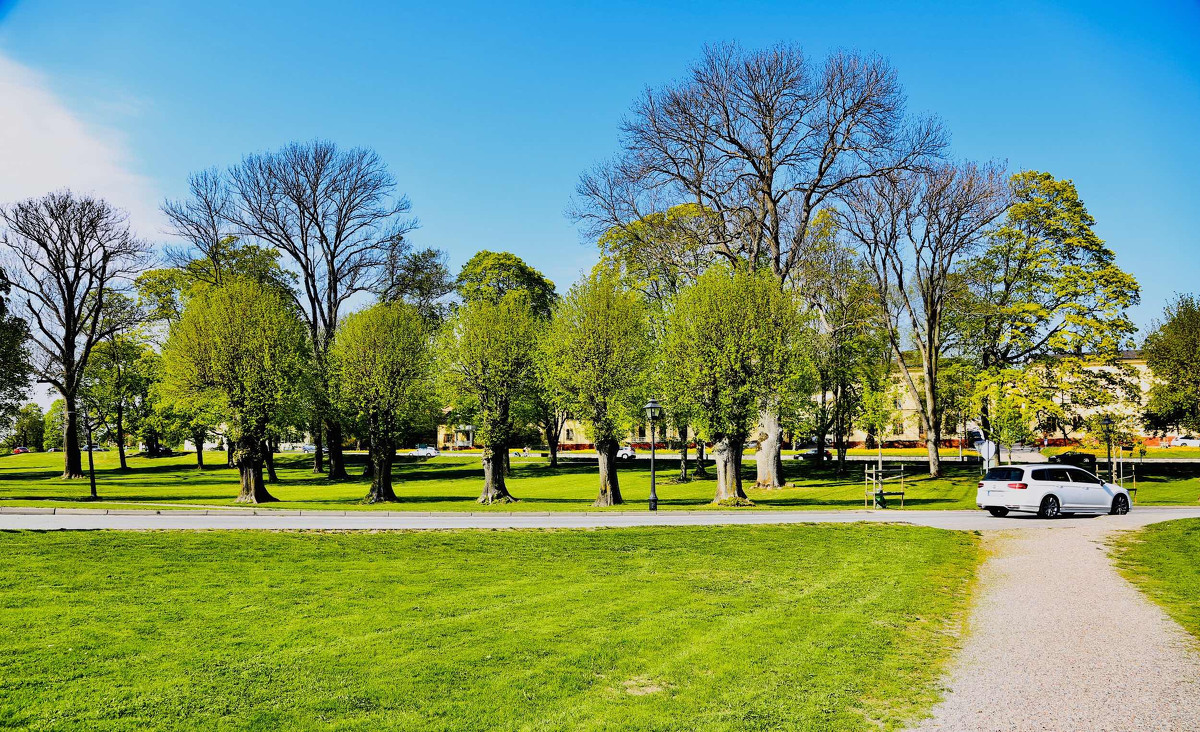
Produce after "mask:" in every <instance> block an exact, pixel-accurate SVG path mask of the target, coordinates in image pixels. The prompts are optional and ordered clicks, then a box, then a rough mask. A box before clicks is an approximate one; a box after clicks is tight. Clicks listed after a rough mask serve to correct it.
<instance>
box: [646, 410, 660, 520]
mask: <svg viewBox="0 0 1200 732" xmlns="http://www.w3.org/2000/svg"><path fill="white" fill-rule="evenodd" d="M642 412H644V413H645V415H646V421H647V422H649V423H650V510H651V511H657V510H658V493H656V492H655V490H654V423H655V422H657V421H658V420H659V419H661V418H662V413H663V408H662V406H661V405H659V403H658V400H657V399H651V400H650V401H648V402H646V406H644V407H642Z"/></svg>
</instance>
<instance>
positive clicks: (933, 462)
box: [925, 432, 942, 478]
mask: <svg viewBox="0 0 1200 732" xmlns="http://www.w3.org/2000/svg"><path fill="white" fill-rule="evenodd" d="M939 447H940V445H938V436H937V434H936V433H934V432H926V433H925V451H926V452H927V453H928V455H929V475H930V477H933V478H938V477H941V475H942V455H941V453H940V452H938V448H939Z"/></svg>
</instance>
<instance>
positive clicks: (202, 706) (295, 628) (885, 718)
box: [0, 525, 979, 730]
mask: <svg viewBox="0 0 1200 732" xmlns="http://www.w3.org/2000/svg"><path fill="white" fill-rule="evenodd" d="M0 553H2V554H3V556H4V557H5V562H4V563H2V564H0V719H2V720H5V723H6V724H7V725H12V726H17V727H32V728H42V727H57V728H92V729H95V728H102V729H142V728H177V727H185V728H204V729H211V728H217V727H223V726H231V727H238V728H250V729H312V728H327V727H332V726H336V727H338V728H342V729H382V728H390V729H439V730H476V729H485V728H492V729H495V728H499V729H531V728H538V729H612V728H615V727H620V728H624V729H706V730H724V729H730V730H732V729H738V730H742V729H812V730H817V729H820V730H827V729H839V730H855V729H876V728H879V727H883V728H888V729H890V728H897V727H899V726H901V725H902V724H904V723H905V722H906V721H909V720H912V719H914V718H915V717H917V716H920V714H921V713H922V712H923V711H924V710H926V709H928V708H929V707H930V706H931V705H932V703H933V702H934V701H935V700H936V696H937V679H938V676H939V674H940V672H941V671H942V669H943V666H944V663H945V662H946V660H947V659H948V657H949V655H950V652H951V650H952V647H953V645H954V638H955V633H956V631H957V630H958V627H959V619H960V618H961V616H962V611H963V609H964V607H965V605H966V602H967V595H968V593H969V587H970V580H971V577H972V576H973V572H974V569H975V567H976V564H977V562H978V559H979V548H978V540H977V537H976V536H974V535H971V534H967V533H960V532H949V531H940V530H935V529H925V528H915V527H901V526H887V525H882V526H881V525H874V526H865V525H851V526H840V525H839V526H820V525H817V526H759V527H711V528H710V527H703V528H702V527H695V528H692V527H688V528H669V529H667V528H655V529H619V530H612V529H610V530H598V531H506V532H483V531H469V532H439V533H434V532H426V533H385V534H362V533H343V534H338V533H332V534H331V533H316V532H310V533H267V532H197V533H178V532H172V533H133V532H129V533H124V532H93V533H80V532H62V533H48V534H41V533H14V532H6V533H3V534H0Z"/></svg>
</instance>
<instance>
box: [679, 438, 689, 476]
mask: <svg viewBox="0 0 1200 732" xmlns="http://www.w3.org/2000/svg"><path fill="white" fill-rule="evenodd" d="M687 455H688V428H687V425H686V424H685V425H683V428H682V430H681V431H680V438H679V482H680V483H686V482H687V481H688V470H687V463H688V461H687Z"/></svg>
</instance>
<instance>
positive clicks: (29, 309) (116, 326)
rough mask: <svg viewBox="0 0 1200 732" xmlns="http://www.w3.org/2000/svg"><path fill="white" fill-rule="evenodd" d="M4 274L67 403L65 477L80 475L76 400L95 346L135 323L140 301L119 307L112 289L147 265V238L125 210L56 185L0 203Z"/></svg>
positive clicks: (41, 368)
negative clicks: (133, 225)
mask: <svg viewBox="0 0 1200 732" xmlns="http://www.w3.org/2000/svg"><path fill="white" fill-rule="evenodd" d="M0 223H3V224H4V231H3V233H0V249H3V250H4V251H5V254H6V256H5V259H4V262H3V264H4V270H3V271H4V281H3V283H0V284H3V285H5V286H7V287H10V288H11V290H12V294H13V300H14V301H15V302H16V303H17V307H16V308H15V310H16V312H17V314H18V315H20V316H22V317H24V319H25V320H26V321H28V322H29V323H30V324H31V325H32V330H31V335H30V343H31V344H32V346H33V365H34V369H35V373H36V374H37V376H38V378H39V379H41V380H43V381H46V382H48V383H50V384H51V385H52V386H53V387H54V388H55V390H56V391H58V393H59V394H61V395H62V398H63V401H64V404H65V407H66V426H65V429H64V445H63V446H64V449H63V453H64V456H63V457H64V460H63V477H64V478H82V477H83V464H82V461H81V459H80V457H81V456H80V450H79V430H78V427H77V420H78V415H77V410H76V401H77V399H78V397H79V389H80V387H81V386H82V384H83V377H84V372H85V369H86V368H87V362H88V359H89V358H90V357H91V354H92V349H93V348H95V346H96V344H97V343H99V342H101V341H103V340H104V339H105V338H108V337H109V336H110V335H112V334H113V333H120V332H122V331H123V330H125V329H127V328H128V327H130V325H131V324H132V322H133V321H135V320H136V319H137V317H138V316H139V314H138V312H137V311H136V309H128V310H125V311H117V310H116V309H114V304H115V303H119V302H120V301H119V300H117V299H115V298H113V297H111V295H113V294H114V293H118V292H120V291H122V290H124V289H127V288H128V286H129V283H130V281H131V280H132V279H133V278H134V277H135V276H136V275H137V274H138V273H139V272H140V271H141V269H142V268H143V267H144V265H145V262H146V260H147V256H148V253H149V246H148V245H147V244H146V243H145V242H143V241H141V240H140V239H138V238H137V237H136V236H134V234H133V232H132V231H131V230H130V228H129V224H128V218H127V216H126V215H125V213H124V212H122V211H120V210H118V209H116V208H114V207H113V206H111V205H110V204H109V203H108V202H106V201H104V200H102V199H98V198H92V197H90V196H76V195H75V194H74V193H71V192H70V191H66V190H63V191H56V192H54V193H48V194H46V195H45V196H42V197H41V198H30V199H27V200H24V201H20V202H17V203H15V204H12V205H10V206H5V207H2V208H0Z"/></svg>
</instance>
